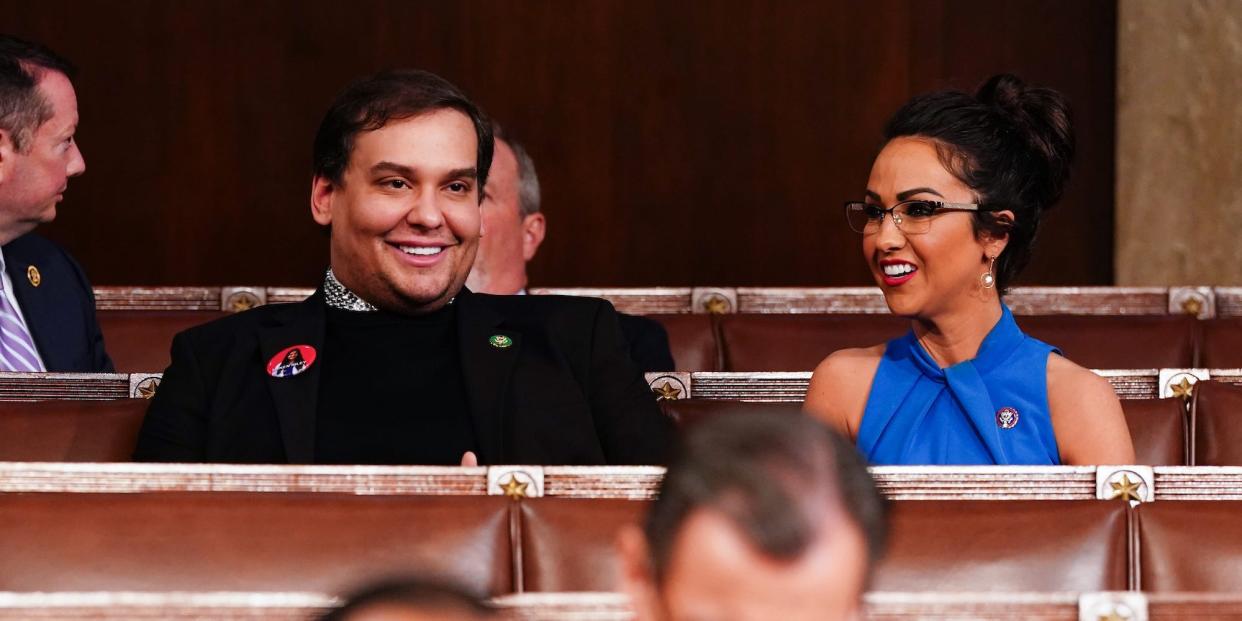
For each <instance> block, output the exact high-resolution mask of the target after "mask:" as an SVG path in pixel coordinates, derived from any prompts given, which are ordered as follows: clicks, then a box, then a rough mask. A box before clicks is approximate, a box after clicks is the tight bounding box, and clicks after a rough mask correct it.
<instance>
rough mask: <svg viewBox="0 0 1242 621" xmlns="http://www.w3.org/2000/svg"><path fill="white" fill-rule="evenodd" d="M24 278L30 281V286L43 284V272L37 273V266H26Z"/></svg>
mask: <svg viewBox="0 0 1242 621" xmlns="http://www.w3.org/2000/svg"><path fill="white" fill-rule="evenodd" d="M26 280H29V281H30V284H31V286H34V287H38V286H39V285H41V284H43V274H40V273H39V268H37V267H35V266H33V265H31V266H30V267H27V268H26Z"/></svg>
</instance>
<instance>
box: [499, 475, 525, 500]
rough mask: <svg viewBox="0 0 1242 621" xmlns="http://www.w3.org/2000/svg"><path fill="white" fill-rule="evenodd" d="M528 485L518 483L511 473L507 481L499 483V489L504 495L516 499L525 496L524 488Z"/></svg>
mask: <svg viewBox="0 0 1242 621" xmlns="http://www.w3.org/2000/svg"><path fill="white" fill-rule="evenodd" d="M529 486H530V483H519V482H518V480H517V477H516V476H514V475H512V474H511V475H509V481H508V482H507V483H503V484H501V486H500V489H502V490H504V491H505V496H508V497H509V498H512V499H514V500H517V499H519V498H526V488H527V487H529Z"/></svg>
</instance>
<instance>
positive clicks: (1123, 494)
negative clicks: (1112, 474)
mask: <svg viewBox="0 0 1242 621" xmlns="http://www.w3.org/2000/svg"><path fill="white" fill-rule="evenodd" d="M1142 484H1143V482H1142V481H1141V480H1140V481H1131V480H1130V475H1128V474H1123V475H1121V480H1120V481H1113V482H1112V483H1109V486H1111V487H1112V488H1113V497H1112V498H1110V500H1116V499H1118V498H1120V499H1122V500H1132V501H1134V502H1142V501H1143V498H1142V497H1141V496H1139V487H1140V486H1141V485H1142Z"/></svg>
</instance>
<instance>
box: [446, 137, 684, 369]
mask: <svg viewBox="0 0 1242 621" xmlns="http://www.w3.org/2000/svg"><path fill="white" fill-rule="evenodd" d="M493 128H494V130H495V136H496V153H495V156H494V157H493V158H492V168H491V172H490V173H488V180H487V187H486V188H484V196H483V236H482V238H480V240H479V253H478V257H477V258H476V259H475V261H474V267H473V268H472V269H471V271H470V277H469V278H468V279H467V280H466V286H467V287H469V288H470V290H471V291H475V292H478V293H492V294H496V295H513V294H525V293H526V287H527V276H526V264H527V263H528V262H530V260H531V259H533V258H535V253H536V252H538V251H539V245H540V244H541V243H543V238H544V234H545V233H546V231H547V219H546V218H545V217H544V215H543V213H542V212H540V211H539V206H540V196H541V193H540V190H539V177H538V175H537V174H536V173H535V162H534V160H533V159H531V157H530V154H529V153H527V151H526V148H525V147H523V146H522V144H521V143H520V142H518V141H516V140H514V139H513V138H512V137H510V136H507V135H505V133H504V130H503V129H502V128H501V127H500V126H499V125H494V126H493ZM617 319H618V320H619V321H620V323H621V333H622V334H623V335H624V337H625V341H626V343H628V344H629V349H630V357H631V358H633V359H634V362H636V363H637V364H638V366H639V367H640V368H641V369H642V370H644V371H672V370H674V366H673V355H672V353H671V352H670V350H669V345H668V332H667V331H665V329H664V326H662V325H660V322H658V321H655V320H654V319H649V318H647V317H641V316H638V315H626V314H624V313H618V316H617Z"/></svg>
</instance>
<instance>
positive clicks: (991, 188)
mask: <svg viewBox="0 0 1242 621" xmlns="http://www.w3.org/2000/svg"><path fill="white" fill-rule="evenodd" d="M902 136H911V137H920V138H927V139H930V140H931V141H932V142H933V143H934V144H935V146H936V150H937V151H938V152H939V154H940V161H941V162H942V163H943V164H944V167H945V168H946V169H947V170H948V171H949V172H951V173H952V174H953V176H955V177H957V178H958V179H959V180H961V182H962V183H965V184H966V185H967V186H969V187H970V189H972V190H974V192H975V193H976V195H977V196H978V201H979V203H980V204H982V205H985V206H987V207H989V208H991V209H993V210H1009V211H1012V212H1013V214H1014V221H1013V222H1009V221H1008V220H1007V219H1004V218H1000V217H997V215H996V214H995V213H992V212H987V211H979V212H976V213H975V220H974V228H975V234H976V235H981V234H983V233H988V234H990V235H994V236H998V237H999V236H1004V235H1005V234H1006V233H1007V234H1008V235H1009V243H1008V244H1007V245H1006V246H1005V250H1004V251H1003V252H1001V254H1000V256H999V257H997V259H996V286H997V290H998V291H1000V292H1001V293H1002V294H1003V293H1004V292H1005V291H1006V290H1007V289H1008V287H1009V284H1010V283H1011V282H1012V281H1013V278H1014V277H1015V276H1017V275H1018V273H1019V272H1021V271H1022V268H1024V267H1026V264H1027V263H1028V262H1029V261H1030V258H1031V248H1032V246H1033V245H1034V242H1035V236H1036V234H1037V233H1038V232H1039V223H1040V219H1041V217H1042V216H1043V212H1044V210H1045V209H1048V208H1049V207H1051V206H1052V205H1053V204H1054V203H1056V201H1057V199H1059V198H1060V197H1061V189H1062V187H1063V186H1064V185H1065V182H1066V181H1067V180H1068V179H1069V174H1070V163H1071V162H1072V161H1073V159H1074V128H1073V122H1072V119H1071V115H1070V107H1069V101H1068V100H1067V99H1066V98H1065V96H1064V95H1062V94H1061V93H1059V92H1057V91H1054V90H1052V89H1048V88H1033V87H1028V86H1027V85H1026V84H1024V83H1023V82H1022V80H1021V79H1020V78H1018V77H1017V76H1014V75H1010V74H1000V75H996V76H993V77H991V78H990V79H988V81H987V82H985V83H984V84H983V86H981V87H979V90H978V91H977V92H976V93H975V94H974V95H973V96H971V95H969V94H967V93H963V92H961V91H940V92H935V93H928V94H925V95H919V96H917V97H915V98H914V99H911V100H910V101H909V102H908V103H906V105H904V106H902V107H901V109H900V110H898V111H897V113H896V114H894V115H893V118H891V119H889V121H888V124H887V125H885V126H884V141H885V143H887V142H888V141H891V140H892V139H894V138H900V137H902Z"/></svg>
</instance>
